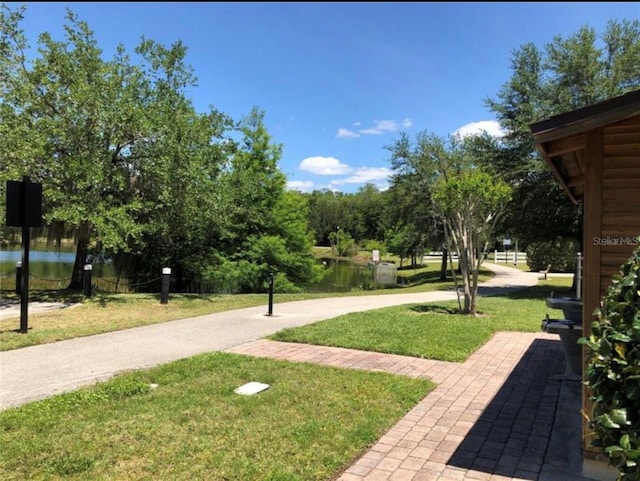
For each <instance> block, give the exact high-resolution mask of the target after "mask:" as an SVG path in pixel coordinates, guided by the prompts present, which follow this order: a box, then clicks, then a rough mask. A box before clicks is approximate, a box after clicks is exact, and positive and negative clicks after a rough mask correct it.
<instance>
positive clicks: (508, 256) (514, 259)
mask: <svg viewBox="0 0 640 481" xmlns="http://www.w3.org/2000/svg"><path fill="white" fill-rule="evenodd" d="M490 259H491V254H489V257H488V259H487V260H490ZM492 260H493V262H496V263H501V262H502V263H504V264H509V263H511V264H519V263H521V262H522V263H524V264H526V263H527V253H526V252H515V251H506V252H499V251H497V250H495V251H493V259H492Z"/></svg>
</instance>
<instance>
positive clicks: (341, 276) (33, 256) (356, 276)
mask: <svg viewBox="0 0 640 481" xmlns="http://www.w3.org/2000/svg"><path fill="white" fill-rule="evenodd" d="M34 247H35V250H34ZM34 247H32V250H30V251H29V273H30V275H31V277H32V279H33V280H32V281H31V283H32V285H34V287H36V286H37V285H38V281H51V282H57V283H58V284H59V287H58V286H57V285H47V286H46V287H47V288H62V287H65V286H66V285H67V284H68V281H69V280H70V278H71V273H72V271H73V263H74V261H75V252H73V251H72V250H71V249H72V247H73V246H69V247H67V249H66V252H65V251H63V250H61V251H58V250H46V247H43V246H34ZM70 248H71V249H70ZM21 260H22V249H20V248H15V249H10V250H0V288H1V289H6V288H7V287H8V286H9V288H11V286H13V285H14V283H15V268H16V262H18V261H21ZM320 262H322V263H323V265H324V266H325V275H324V277H323V278H322V280H321V281H319V282H318V283H316V284H313V285H312V286H309V288H308V291H309V292H351V291H362V290H369V289H372V288H373V266H362V265H359V264H354V263H353V262H351V261H349V260H347V259H338V260H336V259H328V258H327V259H322V260H321V261H320ZM93 276H95V278H101V277H114V276H115V274H114V271H113V267H112V266H111V265H109V264H94V265H93Z"/></svg>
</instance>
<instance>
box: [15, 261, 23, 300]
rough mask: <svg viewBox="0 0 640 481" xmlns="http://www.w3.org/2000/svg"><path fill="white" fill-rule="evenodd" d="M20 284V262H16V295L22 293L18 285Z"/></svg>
mask: <svg viewBox="0 0 640 481" xmlns="http://www.w3.org/2000/svg"><path fill="white" fill-rule="evenodd" d="M21 283H22V262H21V261H18V262H16V294H18V295H20V294H21V293H22V287H21V286H20V284H21Z"/></svg>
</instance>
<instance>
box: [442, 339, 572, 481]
mask: <svg viewBox="0 0 640 481" xmlns="http://www.w3.org/2000/svg"><path fill="white" fill-rule="evenodd" d="M564 365H565V361H564V355H563V353H562V348H561V344H560V341H559V340H558V341H555V340H544V339H537V340H535V341H534V342H533V343H532V344H531V346H530V347H529V349H528V350H527V352H526V353H525V354H524V355H523V356H522V359H521V360H520V362H519V363H518V364H517V365H516V367H515V368H514V369H513V371H512V372H511V374H510V375H509V377H508V378H507V380H506V381H505V383H504V384H503V386H502V387H501V389H500V391H498V393H497V394H496V395H495V396H494V398H493V399H492V401H491V403H490V404H489V405H488V406H487V408H486V409H485V410H484V412H483V413H482V415H481V416H480V418H479V419H478V421H477V422H476V423H475V424H474V426H473V427H472V428H471V430H470V431H469V433H468V434H467V436H466V437H465V439H464V441H463V442H462V443H461V444H460V446H459V447H458V449H457V450H456V452H455V453H454V454H453V456H452V457H451V459H450V460H449V462H448V463H447V464H449V465H450V466H456V467H459V468H464V469H473V470H475V471H481V472H485V473H490V474H496V475H501V476H505V477H518V478H522V479H528V480H532V481H533V480H537V479H538V476H539V475H540V472H541V470H542V467H543V464H544V462H545V455H546V452H547V448H548V446H549V443H550V438H551V434H552V430H553V425H554V419H555V415H556V408H557V405H558V399H559V396H560V390H561V385H562V379H563V375H562V374H563V371H564Z"/></svg>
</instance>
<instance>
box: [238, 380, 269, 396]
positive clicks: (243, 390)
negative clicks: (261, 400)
mask: <svg viewBox="0 0 640 481" xmlns="http://www.w3.org/2000/svg"><path fill="white" fill-rule="evenodd" d="M268 388H269V385H268V384H263V383H261V382H255V381H252V382H248V383H247V384H243V385H242V386H240V387H239V388H236V389H235V390H234V391H233V392H234V393H236V394H242V395H243V396H253V395H254V394H258V393H259V392H262V391H264V390H265V389H268Z"/></svg>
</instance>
